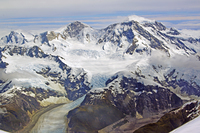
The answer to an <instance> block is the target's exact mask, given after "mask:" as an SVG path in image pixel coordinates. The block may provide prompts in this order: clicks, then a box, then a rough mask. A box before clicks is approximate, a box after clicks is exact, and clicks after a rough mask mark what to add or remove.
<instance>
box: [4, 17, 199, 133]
mask: <svg viewBox="0 0 200 133" xmlns="http://www.w3.org/2000/svg"><path fill="white" fill-rule="evenodd" d="M199 46H200V39H199V37H197V36H193V35H191V34H189V33H185V32H182V31H179V30H176V29H175V28H166V27H165V26H164V25H163V24H162V23H159V22H156V21H150V20H147V19H145V21H139V20H137V19H134V18H133V19H132V20H130V21H126V22H122V23H116V24H112V25H109V26H108V27H106V28H104V29H100V30H96V29H93V28H92V27H90V26H88V25H86V24H83V23H81V22H78V21H76V22H73V23H71V24H69V25H67V26H64V27H63V28H61V29H58V30H55V31H47V32H44V33H41V34H38V35H34V34H31V33H27V32H25V31H24V32H22V31H12V32H11V33H10V34H9V35H6V36H4V37H2V38H1V39H0V97H1V100H0V129H4V130H7V131H16V130H19V129H21V128H23V127H24V126H25V125H26V124H27V123H28V122H29V121H30V120H31V117H32V115H34V114H35V112H36V111H38V110H41V108H43V107H46V106H48V105H52V104H59V103H67V102H69V101H75V100H77V99H78V98H80V97H82V96H83V95H86V97H85V99H84V101H83V102H82V104H81V105H80V107H78V108H76V109H74V110H72V111H71V112H70V113H69V115H68V124H69V129H68V130H70V131H71V132H73V131H81V129H83V130H84V132H97V131H98V130H100V129H102V128H104V127H106V126H109V125H110V124H112V123H115V122H117V121H118V120H119V121H120V120H122V118H127V117H128V116H129V117H130V119H132V118H133V119H136V120H138V119H142V118H143V119H148V118H150V117H154V116H155V115H160V114H161V112H162V113H163V112H168V111H169V110H171V109H174V108H176V107H179V106H181V105H182V103H183V101H189V100H192V99H198V98H199V96H200V87H199V86H200V79H199V77H200V69H199V65H200V61H199V57H200V54H199V53H200V47H199ZM13 107H14V108H13ZM22 112H23V114H22ZM110 112H111V113H110ZM89 116H92V117H89ZM92 118H94V121H92ZM127 121H129V120H124V122H121V121H120V122H121V123H120V124H117V125H123V123H127ZM17 123H18V124H17ZM116 128H118V126H115V129H116Z"/></svg>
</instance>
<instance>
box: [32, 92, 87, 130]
mask: <svg viewBox="0 0 200 133" xmlns="http://www.w3.org/2000/svg"><path fill="white" fill-rule="evenodd" d="M84 98H85V96H83V97H81V98H79V99H77V100H76V101H74V102H72V103H68V104H64V105H62V106H59V107H57V108H54V109H52V110H50V111H48V112H46V113H44V114H43V115H42V116H41V117H40V118H39V120H38V121H37V123H36V124H35V126H34V127H33V128H32V130H31V131H30V133H65V132H66V123H65V116H66V114H67V113H68V112H69V111H70V110H72V109H74V108H75V107H77V106H78V105H80V104H81V102H82V101H83V100H84Z"/></svg>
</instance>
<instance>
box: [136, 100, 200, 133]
mask: <svg viewBox="0 0 200 133" xmlns="http://www.w3.org/2000/svg"><path fill="white" fill-rule="evenodd" d="M199 109H200V108H199V101H194V102H190V103H187V104H185V105H184V106H183V107H181V108H179V109H176V110H173V111H170V112H169V113H166V114H165V115H164V116H162V117H161V118H160V120H158V121H157V122H156V123H151V124H148V125H145V126H143V127H141V128H139V129H138V130H136V131H135V132H134V133H168V132H170V131H172V130H173V129H175V128H177V127H179V126H181V125H183V124H185V123H186V122H188V121H190V120H192V119H194V118H196V117H197V116H199V113H198V112H199Z"/></svg>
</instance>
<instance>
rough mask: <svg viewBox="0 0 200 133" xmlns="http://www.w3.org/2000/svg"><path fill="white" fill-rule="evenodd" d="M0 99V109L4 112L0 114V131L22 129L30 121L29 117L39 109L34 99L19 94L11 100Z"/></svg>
mask: <svg viewBox="0 0 200 133" xmlns="http://www.w3.org/2000/svg"><path fill="white" fill-rule="evenodd" d="M0 99H1V100H0V102H1V103H2V105H0V108H1V109H4V110H5V111H4V113H2V112H1V113H0V123H1V124H0V129H2V130H5V131H9V132H12V131H17V130H20V129H22V128H23V127H24V126H26V125H27V124H28V122H29V121H30V117H31V115H32V114H34V113H35V112H36V111H37V110H39V109H40V108H41V106H40V104H39V103H38V102H37V101H36V99H35V98H33V97H30V96H27V95H24V94H22V93H19V92H17V93H16V95H15V96H14V97H12V98H11V99H8V98H6V97H3V96H1V98H0Z"/></svg>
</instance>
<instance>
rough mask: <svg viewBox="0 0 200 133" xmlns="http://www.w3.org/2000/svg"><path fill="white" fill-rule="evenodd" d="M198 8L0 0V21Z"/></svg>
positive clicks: (117, 1) (183, 3)
mask: <svg viewBox="0 0 200 133" xmlns="http://www.w3.org/2000/svg"><path fill="white" fill-rule="evenodd" d="M199 9H200V1H199V0H190V1H188V0H176V1H174V0H167V1H160V0H151V1H146V0H124V1H122V0H73V1H66V0H28V1H27V0H3V1H0V18H6V17H7V18H10V17H28V16H29V17H36V16H37V17H45V16H48V17H50V16H63V15H64V16H70V15H71V16H74V15H92V14H93V15H95V14H106V13H114V12H124V11H133V12H134V11H185V10H187V11H189V10H192V11H194V10H198V11H199Z"/></svg>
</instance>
